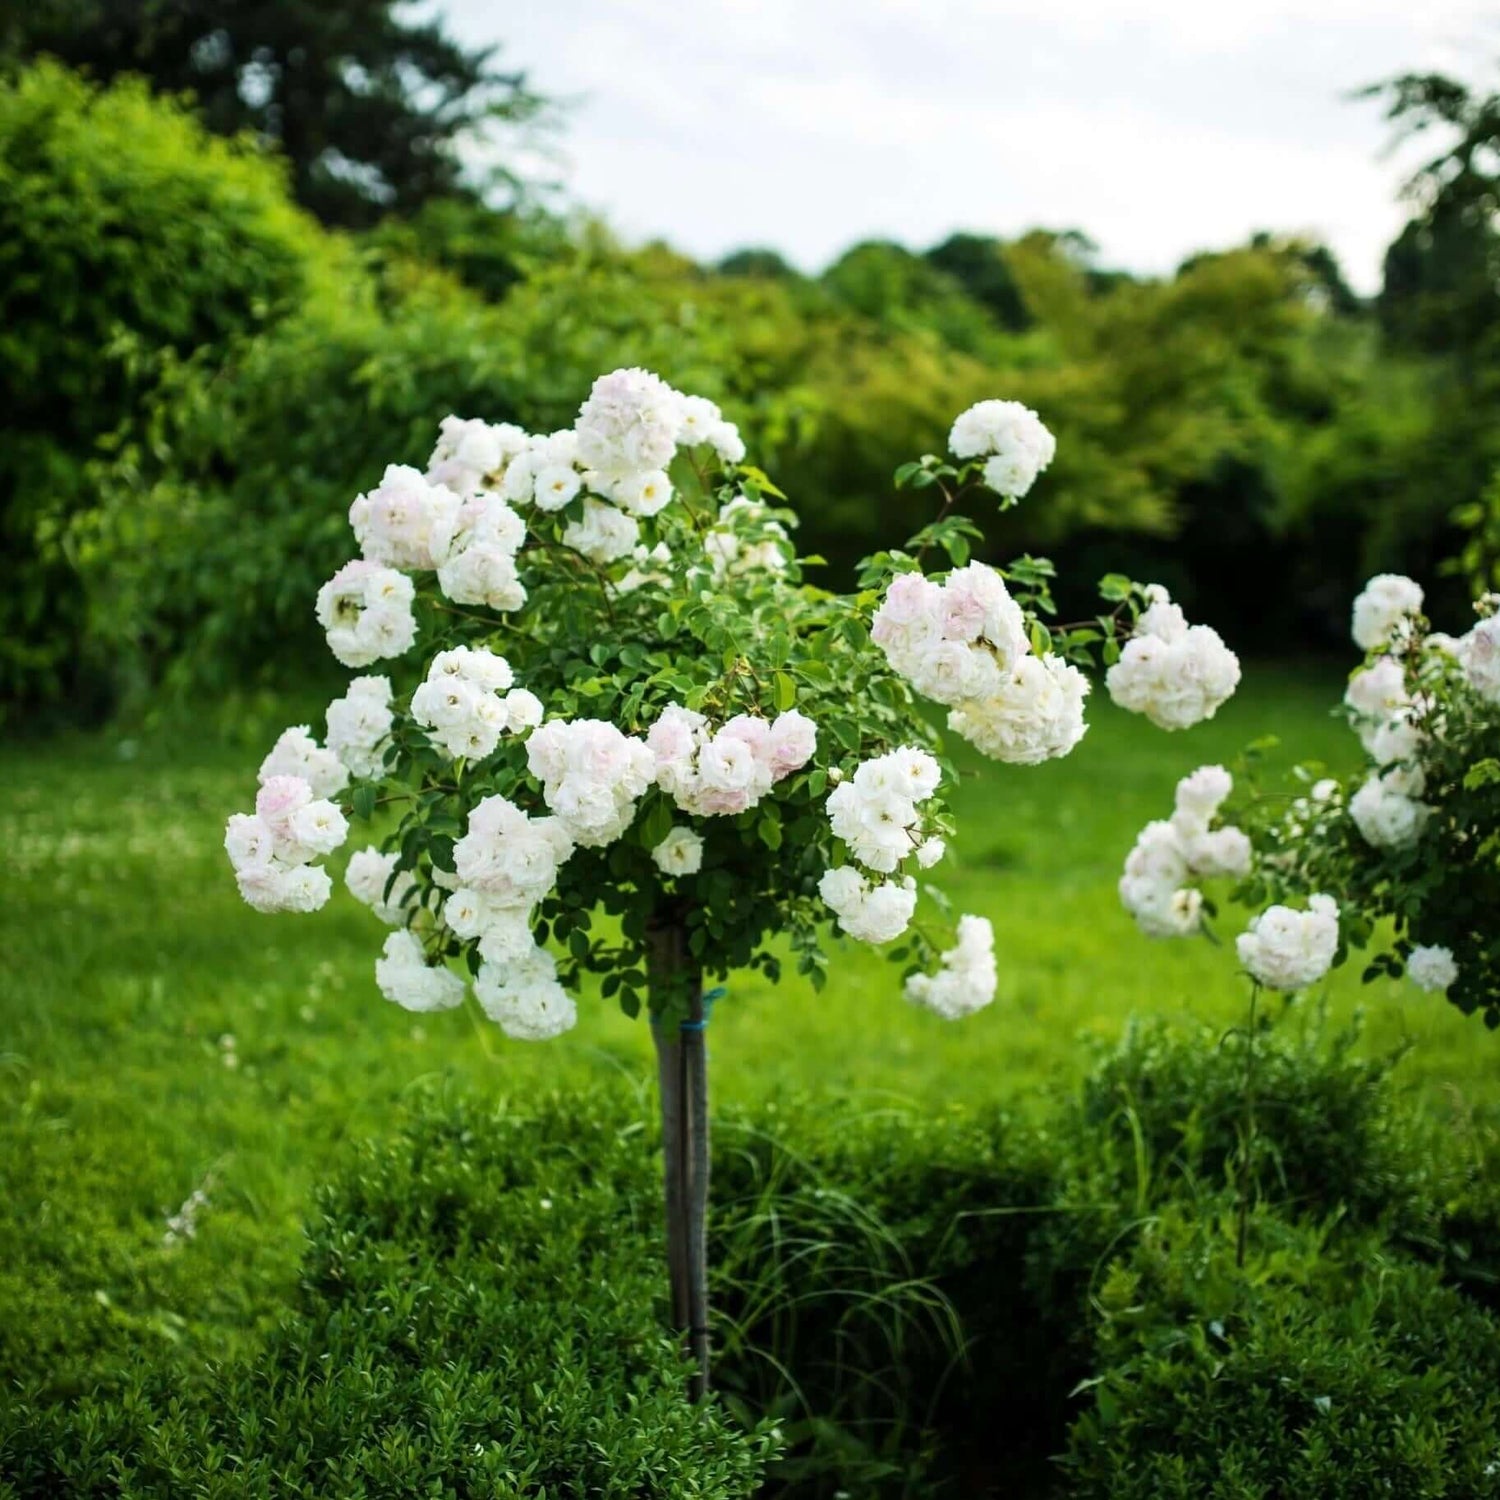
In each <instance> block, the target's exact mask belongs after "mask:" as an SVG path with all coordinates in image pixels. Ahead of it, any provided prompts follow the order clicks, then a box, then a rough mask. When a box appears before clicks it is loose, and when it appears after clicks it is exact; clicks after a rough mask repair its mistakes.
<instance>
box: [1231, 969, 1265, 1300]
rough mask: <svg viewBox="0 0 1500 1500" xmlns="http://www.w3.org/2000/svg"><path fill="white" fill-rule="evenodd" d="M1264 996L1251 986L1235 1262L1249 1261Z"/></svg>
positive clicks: (1256, 987)
mask: <svg viewBox="0 0 1500 1500" xmlns="http://www.w3.org/2000/svg"><path fill="white" fill-rule="evenodd" d="M1259 999H1260V984H1259V982H1258V981H1257V982H1255V983H1252V984H1251V986H1250V1016H1249V1022H1248V1025H1247V1027H1246V1030H1245V1092H1244V1116H1243V1119H1242V1122H1241V1125H1240V1184H1239V1188H1240V1194H1239V1197H1240V1201H1239V1229H1238V1233H1237V1234H1236V1236H1235V1246H1234V1263H1235V1265H1236V1266H1237V1267H1239V1268H1240V1269H1241V1270H1243V1269H1244V1265H1245V1242H1246V1239H1247V1238H1248V1236H1249V1231H1250V1175H1251V1169H1252V1162H1253V1158H1254V1154H1255V1139H1256V1126H1255V1025H1256V1014H1255V1010H1256V1001H1257V1000H1259Z"/></svg>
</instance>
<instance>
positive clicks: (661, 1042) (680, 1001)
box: [649, 919, 709, 1401]
mask: <svg viewBox="0 0 1500 1500" xmlns="http://www.w3.org/2000/svg"><path fill="white" fill-rule="evenodd" d="M650 943H651V946H650V973H649V979H650V988H651V1011H652V1028H651V1031H652V1037H653V1038H654V1040H655V1043H656V1064H657V1081H658V1084H659V1090H660V1094H661V1138H662V1160H663V1168H664V1182H665V1189H666V1194H665V1196H666V1219H667V1270H668V1275H669V1277H670V1279H671V1285H672V1321H673V1323H674V1324H675V1325H676V1326H677V1328H678V1329H679V1331H680V1332H681V1333H682V1335H683V1337H684V1339H685V1341H686V1343H687V1348H688V1352H689V1354H690V1355H691V1357H692V1361H693V1366H694V1369H693V1374H692V1376H691V1379H690V1381H689V1394H690V1395H691V1397H692V1399H693V1400H694V1401H701V1400H702V1399H703V1397H704V1394H705V1393H706V1392H707V1390H708V1384H709V1380H708V1376H709V1333H708V1244H707V1236H708V1165H709V1154H708V1051H707V1047H706V1045H705V1039H704V1034H703V1032H704V1027H705V1025H706V1024H707V1020H706V1016H705V1012H704V1005H703V976H702V974H701V972H700V971H699V969H698V966H697V964H696V963H695V962H694V961H693V959H692V957H691V955H690V954H689V952H688V945H687V928H686V926H685V925H684V924H683V922H682V921H681V920H680V919H673V920H669V921H666V922H663V923H661V924H660V925H658V926H655V927H653V929H652V931H651V937H650Z"/></svg>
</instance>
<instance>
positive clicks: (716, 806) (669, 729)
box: [646, 703, 818, 817]
mask: <svg viewBox="0 0 1500 1500" xmlns="http://www.w3.org/2000/svg"><path fill="white" fill-rule="evenodd" d="M817 744H818V731H817V727H816V726H815V725H814V724H813V721H812V720H811V719H809V718H808V717H807V715H806V714H803V713H799V712H798V711H797V710H796V709H795V708H793V709H788V710H787V711H786V712H785V713H783V714H778V715H777V716H776V718H774V719H770V720H766V719H760V718H756V717H754V716H753V715H751V714H736V715H735V716H734V717H733V718H731V719H728V720H726V721H725V722H724V723H723V724H721V725H720V726H719V727H718V729H711V728H710V727H709V721H708V719H707V718H705V717H704V715H702V714H700V713H698V712H696V711H695V710H693V709H690V708H684V707H683V706H682V705H681V704H680V703H672V704H669V705H668V706H667V707H666V708H665V709H663V711H662V713H661V715H660V716H659V717H658V718H657V720H656V722H655V723H654V724H653V725H652V726H651V729H650V731H649V732H648V733H647V735H646V745H647V748H648V749H649V750H650V752H651V755H652V757H653V759H654V762H655V777H656V784H657V785H658V786H659V787H661V789H662V790H663V791H664V792H666V794H667V795H668V796H669V797H670V798H671V799H672V800H673V801H674V802H675V803H676V804H677V805H678V807H680V808H681V809H682V810H683V812H685V813H692V814H693V815H694V816H696V817H728V816H733V815H734V814H737V813H742V812H747V811H748V810H749V809H750V808H752V807H754V806H755V805H756V804H757V803H758V802H759V801H760V800H761V798H762V797H764V796H765V795H766V794H767V793H768V792H769V791H770V790H771V788H772V787H773V786H775V785H776V783H777V782H778V781H781V780H783V779H785V778H786V777H788V776H790V775H791V774H792V772H793V771H800V770H801V769H802V767H803V766H805V765H806V764H807V763H808V761H809V760H811V759H812V755H813V751H814V750H815V749H816V748H817Z"/></svg>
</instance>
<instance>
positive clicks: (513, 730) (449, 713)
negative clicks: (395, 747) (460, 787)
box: [411, 646, 542, 760]
mask: <svg viewBox="0 0 1500 1500" xmlns="http://www.w3.org/2000/svg"><path fill="white" fill-rule="evenodd" d="M514 682H515V674H514V673H513V672H512V671H511V669H510V663H509V662H507V661H506V659H505V658H504V657H503V656H496V655H495V653H494V652H493V651H490V650H488V649H487V648H486V647H483V646H455V647H454V648H453V649H452V650H451V651H440V652H438V654H437V655H436V656H434V657H433V659H432V665H431V666H430V667H429V668H428V669H427V680H426V681H425V682H424V683H422V685H421V686H420V687H419V688H418V689H417V690H416V692H414V693H413V694H412V695H411V716H412V718H413V719H415V720H416V722H417V723H418V724H419V725H421V727H422V728H423V729H425V730H426V731H427V738H428V739H429V740H431V742H432V743H433V745H434V746H436V747H437V749H439V750H441V751H442V752H443V754H445V755H448V756H451V757H453V758H454V759H457V758H458V757H459V756H464V757H466V758H467V759H469V760H483V759H484V758H485V757H486V756H488V755H492V754H494V751H495V747H496V746H497V745H498V744H499V743H500V737H501V735H503V734H507V733H509V734H518V733H521V732H523V731H524V730H527V729H531V728H534V727H535V726H536V725H537V724H539V723H541V720H542V705H541V700H540V699H538V698H537V696H536V694H535V693H530V692H528V691H527V690H526V689H525V688H513V686H512V684H513V683H514Z"/></svg>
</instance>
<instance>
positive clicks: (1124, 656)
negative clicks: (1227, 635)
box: [1104, 584, 1240, 729]
mask: <svg viewBox="0 0 1500 1500" xmlns="http://www.w3.org/2000/svg"><path fill="white" fill-rule="evenodd" d="M1146 595H1147V599H1148V601H1149V602H1148V607H1147V608H1146V609H1145V610H1144V611H1143V612H1142V613H1141V617H1140V619H1139V620H1137V621H1136V626H1135V633H1134V634H1133V635H1132V636H1131V638H1130V640H1128V641H1127V642H1126V643H1125V647H1124V650H1123V651H1121V653H1120V659H1119V660H1118V661H1117V662H1116V663H1115V664H1114V665H1113V666H1112V667H1111V668H1110V669H1109V671H1108V672H1107V673H1106V674H1105V678H1104V682H1105V686H1106V687H1107V688H1108V689H1109V695H1110V697H1111V698H1113V699H1114V701H1115V702H1116V703H1117V704H1119V706H1120V707H1121V708H1123V709H1126V710H1128V711H1129V712H1130V713H1138V714H1144V715H1145V716H1146V717H1147V718H1148V719H1150V720H1151V722H1152V723H1153V724H1155V725H1156V726H1157V728H1159V729H1188V728H1191V727H1192V726H1193V725H1194V724H1200V723H1202V722H1203V721H1204V720H1205V719H1211V718H1213V716H1214V714H1215V713H1216V712H1217V711H1218V710H1219V708H1220V707H1222V706H1223V704H1224V703H1226V702H1227V701H1228V700H1229V699H1230V698H1231V697H1232V696H1233V694H1234V690H1235V688H1237V687H1238V686H1239V681H1240V663H1239V658H1238V657H1237V656H1236V655H1235V654H1234V652H1233V651H1231V650H1230V649H1229V647H1228V646H1226V645H1225V644H1224V641H1223V639H1222V637H1221V636H1220V635H1219V633H1218V631H1216V630H1214V629H1212V628H1211V627H1210V626H1208V625H1189V624H1188V623H1187V620H1186V619H1185V618H1184V616H1183V613H1182V610H1181V608H1180V607H1179V606H1178V605H1176V604H1173V603H1172V601H1171V597H1170V596H1169V595H1168V593H1167V591H1166V590H1165V589H1164V588H1162V587H1161V585H1160V584H1153V585H1151V587H1150V588H1148V589H1147V591H1146Z"/></svg>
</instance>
